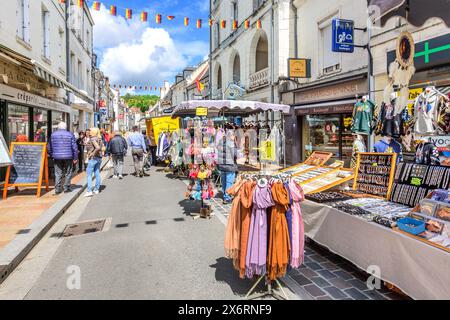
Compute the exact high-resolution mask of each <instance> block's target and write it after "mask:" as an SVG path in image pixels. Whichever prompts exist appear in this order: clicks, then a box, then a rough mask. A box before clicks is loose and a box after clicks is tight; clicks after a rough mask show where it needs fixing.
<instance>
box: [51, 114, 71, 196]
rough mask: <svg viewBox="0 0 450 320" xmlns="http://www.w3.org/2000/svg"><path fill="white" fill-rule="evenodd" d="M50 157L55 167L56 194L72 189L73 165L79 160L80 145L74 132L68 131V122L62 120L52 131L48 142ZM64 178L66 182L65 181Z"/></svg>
mask: <svg viewBox="0 0 450 320" xmlns="http://www.w3.org/2000/svg"><path fill="white" fill-rule="evenodd" d="M48 154H49V157H50V158H52V159H53V164H54V167H55V194H60V193H62V192H63V190H64V192H65V193H67V192H70V191H71V188H70V187H71V180H72V173H73V166H74V165H75V164H76V163H77V161H78V146H77V141H76V140H75V136H74V135H73V133H71V132H69V131H67V124H66V123H65V122H60V123H59V124H58V126H57V130H56V131H55V132H53V133H52V135H51V137H50V143H49V144H48ZM63 180H64V182H63Z"/></svg>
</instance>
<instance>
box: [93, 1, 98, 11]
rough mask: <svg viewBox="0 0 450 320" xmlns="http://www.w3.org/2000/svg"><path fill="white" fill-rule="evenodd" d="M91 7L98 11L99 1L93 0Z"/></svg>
mask: <svg viewBox="0 0 450 320" xmlns="http://www.w3.org/2000/svg"><path fill="white" fill-rule="evenodd" d="M92 8H93V9H94V10H95V11H100V2H98V1H94V3H93V4H92Z"/></svg>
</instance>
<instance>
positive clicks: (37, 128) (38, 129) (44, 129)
mask: <svg viewBox="0 0 450 320" xmlns="http://www.w3.org/2000/svg"><path fill="white" fill-rule="evenodd" d="M47 114H48V111H47V110H42V109H34V110H33V122H34V142H46V141H47V133H48V117H47Z"/></svg>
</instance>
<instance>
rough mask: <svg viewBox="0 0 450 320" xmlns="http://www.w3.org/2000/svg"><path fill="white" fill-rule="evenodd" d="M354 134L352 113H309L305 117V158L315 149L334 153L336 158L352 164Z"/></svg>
mask: <svg viewBox="0 0 450 320" xmlns="http://www.w3.org/2000/svg"><path fill="white" fill-rule="evenodd" d="M352 145H353V136H352V133H351V114H344V115H342V114H331V115H328V114H327V115H307V116H305V117H303V146H304V149H303V158H304V159H306V158H307V157H308V156H310V155H311V154H312V153H313V152H314V151H323V152H331V153H333V158H332V159H335V160H343V161H345V163H346V165H347V166H348V165H349V164H350V160H351V155H352Z"/></svg>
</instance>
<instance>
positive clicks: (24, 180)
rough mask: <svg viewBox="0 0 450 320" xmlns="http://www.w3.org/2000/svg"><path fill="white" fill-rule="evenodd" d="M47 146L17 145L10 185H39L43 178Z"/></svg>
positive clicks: (13, 157) (13, 156) (14, 151)
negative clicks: (42, 168)
mask: <svg viewBox="0 0 450 320" xmlns="http://www.w3.org/2000/svg"><path fill="white" fill-rule="evenodd" d="M44 151H45V145H34V144H22V145H15V146H14V148H13V152H12V162H13V166H12V168H11V173H10V176H9V184H37V183H39V180H40V178H41V167H42V165H43V163H42V162H43V156H42V154H43V152H44Z"/></svg>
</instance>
